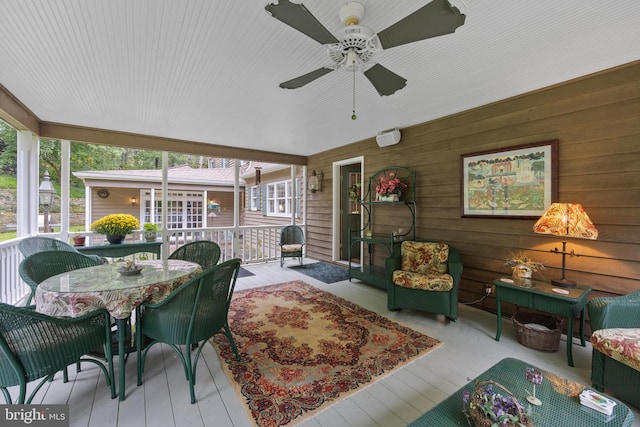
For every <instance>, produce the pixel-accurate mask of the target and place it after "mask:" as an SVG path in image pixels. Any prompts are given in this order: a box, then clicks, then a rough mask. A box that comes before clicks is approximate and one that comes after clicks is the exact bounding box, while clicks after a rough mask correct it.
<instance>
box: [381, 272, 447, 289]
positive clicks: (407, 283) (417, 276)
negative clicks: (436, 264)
mask: <svg viewBox="0 0 640 427" xmlns="http://www.w3.org/2000/svg"><path fill="white" fill-rule="evenodd" d="M393 284H394V285H396V286H402V287H403V288H411V289H421V290H425V291H441V292H447V291H450V290H451V289H453V277H451V276H450V275H448V274H446V273H444V274H441V273H435V274H434V273H429V274H422V273H414V272H412V271H404V270H396V271H394V272H393Z"/></svg>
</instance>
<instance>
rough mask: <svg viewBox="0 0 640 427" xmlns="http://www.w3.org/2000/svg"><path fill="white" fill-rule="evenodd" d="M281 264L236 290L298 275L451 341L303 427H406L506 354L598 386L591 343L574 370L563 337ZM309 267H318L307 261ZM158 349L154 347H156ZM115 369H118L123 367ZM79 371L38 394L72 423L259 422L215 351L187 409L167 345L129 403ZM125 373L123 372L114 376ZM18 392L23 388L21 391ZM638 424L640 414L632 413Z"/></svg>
mask: <svg viewBox="0 0 640 427" xmlns="http://www.w3.org/2000/svg"><path fill="white" fill-rule="evenodd" d="M293 262H294V261H289V262H287V263H286V264H285V268H280V266H279V262H272V263H268V264H256V265H248V266H245V268H246V269H247V270H249V271H251V272H253V273H254V274H255V275H254V276H250V277H244V278H240V279H239V280H238V283H237V287H236V289H237V290H241V289H247V288H252V287H258V286H265V285H269V284H275V283H282V282H286V281H289V280H295V279H300V280H303V281H305V282H306V283H309V284H311V285H314V286H317V287H319V288H321V289H323V290H326V291H328V292H332V293H334V294H336V295H338V296H340V297H342V298H345V299H347V300H349V301H352V302H354V303H356V304H358V305H360V306H362V307H365V308H367V309H369V310H372V311H375V312H377V313H380V314H382V315H384V316H387V317H389V318H390V319H393V320H395V321H397V322H399V323H402V324H404V325H407V326H409V327H411V328H413V329H415V330H417V331H420V332H423V333H425V334H427V335H429V336H432V337H435V338H438V339H440V340H441V341H443V343H444V344H443V345H442V346H441V347H440V348H438V349H436V350H433V351H432V352H430V353H428V354H426V355H425V356H423V357H421V358H419V359H417V360H415V361H413V362H412V363H410V364H408V365H407V366H405V367H403V368H401V369H399V370H397V371H395V372H393V373H392V374H390V375H388V376H386V377H383V378H382V379H380V380H378V381H376V382H374V383H372V384H370V385H368V386H366V387H363V388H362V389H361V390H359V391H358V392H357V393H354V394H352V395H351V396H350V397H348V398H345V399H343V400H340V401H338V402H337V403H335V404H333V405H331V406H329V407H328V408H326V409H324V410H322V411H320V412H319V413H317V414H316V415H314V416H313V417H310V418H307V419H306V420H304V421H303V422H301V423H299V425H301V426H305V427H342V426H348V427H365V426H366V427H368V426H381V427H394V426H405V425H406V424H407V423H409V422H411V421H413V420H414V419H415V418H417V417H418V416H420V415H421V414H422V413H424V412H426V411H428V410H429V409H430V408H432V407H433V406H435V405H436V404H437V403H438V402H440V401H441V400H443V399H444V398H446V397H447V396H449V395H450V394H451V393H453V392H455V391H456V390H457V389H459V388H460V387H462V386H463V385H464V384H466V383H467V382H468V380H467V378H473V377H475V376H477V375H478V374H480V373H482V372H483V371H485V370H486V369H488V368H489V367H491V366H492V365H494V364H495V363H496V362H498V361H499V360H501V359H503V358H505V357H515V358H518V359H521V360H523V361H525V362H528V363H531V364H532V365H536V366H538V367H540V368H543V369H546V370H549V371H552V372H555V373H556V374H559V375H562V376H564V377H566V378H569V379H571V380H573V381H576V382H578V383H582V384H585V385H590V379H589V378H590V369H591V347H590V346H589V344H587V347H580V345H578V344H576V343H578V340H574V346H573V357H574V362H575V367H573V368H571V367H569V366H567V362H566V355H565V345H566V340H565V339H566V337H565V336H564V335H563V336H562V341H561V343H560V350H559V351H557V352H555V353H543V352H539V351H536V350H532V349H529V348H527V347H524V346H521V345H520V344H518V342H517V341H516V338H515V331H514V329H513V326H512V324H511V321H510V320H508V319H506V320H503V333H502V337H501V339H500V342H496V341H495V340H494V337H495V330H496V317H495V315H493V314H491V313H488V312H485V311H482V310H479V309H477V308H474V307H470V306H467V305H464V304H461V305H460V317H459V318H458V320H457V321H456V322H445V321H444V320H443V319H442V318H439V316H435V315H432V314H428V313H421V312H415V311H410V310H401V311H397V312H390V311H388V310H387V308H386V293H385V292H384V291H382V290H379V289H377V288H375V287H372V286H369V285H366V284H364V283H360V282H358V281H357V280H354V281H353V282H348V281H344V282H338V283H332V284H325V283H322V282H320V281H317V280H314V279H312V278H310V277H308V276H305V275H302V274H300V273H297V272H296V271H295V270H292V269H289V268H287V265H293ZM305 262H306V263H309V262H313V261H312V260H309V259H307V260H305ZM153 350H154V351H153ZM116 365H117V364H116ZM83 366H84V367H83V370H82V372H80V373H75V369H74V368H70V369H69V376H70V381H69V382H68V383H66V384H65V383H63V382H62V378H61V376H59V378H58V377H56V379H55V380H54V381H53V382H51V383H48V384H47V385H46V386H45V387H44V388H43V390H40V392H39V393H38V395H37V396H36V399H35V401H34V403H47V404H54V403H63V404H64V403H67V404H69V406H70V418H71V419H70V422H71V426H73V427H85V426H88V427H103V426H104V427H112V426H117V427H126V426H132V427H133V426H135V427H139V426H148V427H158V426H159V427H165V426H167V427H169V426H178V427H183V426H216V427H221V426H241V427H244V426H251V425H253V423H252V422H251V420H250V419H249V417H248V415H247V413H246V412H245V409H244V406H243V404H242V402H241V401H240V399H239V398H238V396H237V395H236V393H235V391H234V390H233V388H232V386H231V384H230V383H229V380H228V379H227V377H226V375H225V374H224V373H223V371H222V369H221V366H220V360H219V359H218V356H217V354H216V352H215V350H214V349H213V348H212V347H211V346H210V345H207V347H206V348H205V350H204V351H203V357H202V358H201V360H200V362H199V364H198V370H197V376H198V378H197V383H196V399H197V402H196V404H194V405H191V404H190V403H189V388H188V384H187V382H186V380H185V379H184V374H183V371H182V368H181V365H180V362H179V361H178V359H177V358H176V357H175V356H174V354H173V352H172V351H170V350H169V349H168V348H167V347H164V346H156V347H155V348H154V349H152V351H151V352H150V353H149V355H148V357H147V362H146V372H145V377H144V384H143V385H142V386H140V387H137V386H136V360H135V354H132V355H131V356H130V357H129V360H128V362H127V366H126V369H127V373H126V375H127V387H126V400H125V401H124V402H119V401H118V400H117V399H110V396H109V391H108V388H107V387H106V385H105V382H104V378H103V376H102V375H101V374H100V371H99V370H98V368H97V367H94V366H92V365H91V364H85V365H83ZM116 377H117V373H116ZM14 391H15V390H14ZM634 414H635V423H634V426H635V427H640V412H639V411H638V410H637V409H635V408H634Z"/></svg>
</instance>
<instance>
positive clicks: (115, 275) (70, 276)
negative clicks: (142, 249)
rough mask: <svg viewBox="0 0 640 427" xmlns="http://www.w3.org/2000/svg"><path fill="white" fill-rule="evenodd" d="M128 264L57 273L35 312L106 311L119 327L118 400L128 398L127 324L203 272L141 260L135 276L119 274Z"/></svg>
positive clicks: (39, 293) (40, 293)
mask: <svg viewBox="0 0 640 427" xmlns="http://www.w3.org/2000/svg"><path fill="white" fill-rule="evenodd" d="M124 265H125V264H124V263H122V262H116V263H112V264H103V265H97V266H95V267H87V268H82V269H78V270H72V271H69V272H66V273H62V274H58V275H57V276H53V277H50V278H48V279H46V280H44V281H43V282H42V283H40V285H38V287H37V288H36V295H35V303H36V311H38V312H40V313H44V314H47V315H49V316H55V317H78V316H82V315H83V314H85V313H88V312H90V311H94V310H98V309H101V308H105V309H106V310H107V311H108V312H109V314H111V316H113V317H114V318H115V319H116V324H117V326H118V330H117V339H118V366H119V397H120V400H124V396H125V391H124V388H125V377H124V372H125V369H124V364H125V357H124V353H125V341H126V335H125V330H126V322H127V320H128V319H129V318H130V317H131V313H133V311H134V310H135V309H136V307H138V306H139V305H140V304H142V303H143V302H145V301H150V302H156V303H157V302H160V301H162V300H163V299H165V298H166V297H167V296H168V295H169V294H170V293H171V292H172V291H173V290H174V289H176V288H177V287H179V286H180V285H182V284H183V283H185V282H186V281H188V280H189V279H190V278H192V277H194V276H196V275H197V274H198V273H200V272H201V271H202V268H201V267H200V265H199V264H196V263H193V262H188V261H182V260H149V261H138V262H137V263H136V265H137V266H141V267H143V268H142V270H141V272H140V273H139V274H136V275H131V276H128V275H127V276H125V275H122V274H120V272H118V269H120V268H122V267H123V266H124Z"/></svg>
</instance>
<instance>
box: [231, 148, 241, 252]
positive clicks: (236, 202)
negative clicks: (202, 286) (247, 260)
mask: <svg viewBox="0 0 640 427" xmlns="http://www.w3.org/2000/svg"><path fill="white" fill-rule="evenodd" d="M239 237H240V160H239V159H235V166H234V182H233V243H232V251H233V257H234V258H235V257H237V256H238V253H239V249H240V241H239V239H238V238H239Z"/></svg>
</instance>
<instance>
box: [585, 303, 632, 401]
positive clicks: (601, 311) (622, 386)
mask: <svg viewBox="0 0 640 427" xmlns="http://www.w3.org/2000/svg"><path fill="white" fill-rule="evenodd" d="M587 310H588V312H589V321H590V322H591V330H592V331H593V332H594V335H597V334H598V331H601V330H604V329H612V328H620V329H621V331H620V332H624V330H625V329H640V291H636V292H634V293H631V294H629V295H623V296H619V297H601V298H593V299H591V301H589V303H588V304H587ZM633 335H634V338H633V341H634V342H635V343H637V335H638V334H637V332H636V333H635V334H633ZM591 341H592V343H593V344H594V346H593V351H592V356H591V382H592V385H593V388H595V389H596V390H599V391H604V390H605V389H607V390H609V391H611V392H612V393H613V394H614V395H615V396H616V397H618V398H620V399H622V400H626V401H627V402H629V403H631V404H632V405H634V406H635V407H637V408H640V371H638V370H637V369H634V368H633V367H632V366H628V365H627V364H625V363H622V362H620V361H618V360H615V359H614V358H612V357H610V356H608V355H606V354H604V353H603V352H601V351H600V350H599V349H597V348H596V347H598V343H597V342H594V341H596V340H594V338H593V337H592V339H591ZM601 344H604V343H601ZM630 344H631V345H629V349H631V348H632V343H630ZM614 347H615V348H616V349H621V350H620V351H624V346H620V341H616V343H615V344H614ZM636 348H637V347H636ZM630 355H631V354H630ZM631 356H632V355H631Z"/></svg>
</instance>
